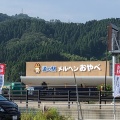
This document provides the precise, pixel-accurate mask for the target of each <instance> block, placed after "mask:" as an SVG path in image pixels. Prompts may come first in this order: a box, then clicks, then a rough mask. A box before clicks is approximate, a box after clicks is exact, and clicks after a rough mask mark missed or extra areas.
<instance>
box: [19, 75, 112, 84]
mask: <svg viewBox="0 0 120 120" xmlns="http://www.w3.org/2000/svg"><path fill="white" fill-rule="evenodd" d="M20 78H21V82H23V83H24V84H26V85H31V86H32V85H41V84H42V83H43V82H46V83H47V85H51V86H52V85H75V81H76V83H77V85H81V84H82V85H85V86H97V85H100V84H104V83H105V80H106V84H110V85H112V76H106V77H105V76H76V77H74V76H21V77H20Z"/></svg>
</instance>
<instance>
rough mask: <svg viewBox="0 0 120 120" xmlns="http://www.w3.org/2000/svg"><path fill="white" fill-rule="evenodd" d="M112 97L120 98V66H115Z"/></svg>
mask: <svg viewBox="0 0 120 120" xmlns="http://www.w3.org/2000/svg"><path fill="white" fill-rule="evenodd" d="M114 97H120V64H115V77H114Z"/></svg>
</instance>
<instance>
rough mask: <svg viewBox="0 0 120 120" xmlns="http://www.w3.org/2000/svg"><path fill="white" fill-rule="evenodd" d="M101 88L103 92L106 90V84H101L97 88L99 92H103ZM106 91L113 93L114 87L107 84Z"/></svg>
mask: <svg viewBox="0 0 120 120" xmlns="http://www.w3.org/2000/svg"><path fill="white" fill-rule="evenodd" d="M101 86H102V91H104V90H105V84H100V85H98V86H97V89H98V90H101ZM106 91H112V86H111V85H109V84H106Z"/></svg>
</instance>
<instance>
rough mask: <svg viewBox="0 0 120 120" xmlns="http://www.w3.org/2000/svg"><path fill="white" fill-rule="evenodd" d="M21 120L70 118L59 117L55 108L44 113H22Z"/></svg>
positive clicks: (65, 118)
mask: <svg viewBox="0 0 120 120" xmlns="http://www.w3.org/2000/svg"><path fill="white" fill-rule="evenodd" d="M21 120H72V118H70V117H67V116H62V115H59V113H58V112H57V110H56V109H55V108H50V109H47V110H46V111H45V112H44V113H43V112H42V111H38V112H36V113H34V110H31V111H29V112H24V113H22V115H21Z"/></svg>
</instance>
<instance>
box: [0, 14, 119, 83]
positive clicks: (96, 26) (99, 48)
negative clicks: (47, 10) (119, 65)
mask: <svg viewBox="0 0 120 120" xmlns="http://www.w3.org/2000/svg"><path fill="white" fill-rule="evenodd" d="M109 23H113V24H115V25H117V26H118V27H119V26H120V19H119V18H116V19H114V18H112V19H104V20H100V21H97V20H93V21H88V22H86V23H85V24H83V23H64V22H61V21H60V20H50V21H45V20H43V19H40V18H32V17H29V16H28V15H25V14H19V15H15V16H8V15H5V14H2V13H1V14H0V63H6V64H7V68H6V75H5V80H8V81H19V80H20V75H25V63H26V61H73V60H74V61H84V60H105V59H106V48H107V47H106V43H107V26H108V24H109ZM108 56H109V57H108V59H111V57H110V55H108Z"/></svg>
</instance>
